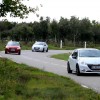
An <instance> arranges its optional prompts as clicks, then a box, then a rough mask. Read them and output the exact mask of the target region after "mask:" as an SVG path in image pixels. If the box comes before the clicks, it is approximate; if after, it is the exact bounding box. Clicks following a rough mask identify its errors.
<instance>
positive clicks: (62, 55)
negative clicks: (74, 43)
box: [51, 53, 70, 61]
mask: <svg viewBox="0 0 100 100" xmlns="http://www.w3.org/2000/svg"><path fill="white" fill-rule="evenodd" d="M69 55H70V53H63V54H56V55H52V56H51V57H52V58H56V59H61V60H65V61H67V60H68V58H69Z"/></svg>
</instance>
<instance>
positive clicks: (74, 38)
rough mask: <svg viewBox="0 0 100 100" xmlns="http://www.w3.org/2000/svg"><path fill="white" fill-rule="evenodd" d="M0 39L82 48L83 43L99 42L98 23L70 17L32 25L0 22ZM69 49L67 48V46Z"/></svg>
mask: <svg viewBox="0 0 100 100" xmlns="http://www.w3.org/2000/svg"><path fill="white" fill-rule="evenodd" d="M0 39H1V40H4V39H7V40H8V39H12V40H18V41H22V40H23V41H25V42H26V43H27V42H29V41H46V42H48V43H51V44H57V45H59V44H60V41H61V40H62V42H63V46H67V45H69V43H71V44H73V45H70V46H72V47H73V46H74V47H77V46H78V47H83V43H84V42H85V41H87V42H91V43H93V44H95V45H96V44H97V43H99V42H100V23H98V22H96V21H92V22H91V21H90V20H89V19H88V18H83V19H81V20H79V18H77V17H75V16H72V17H71V18H70V19H67V18H63V17H61V19H60V20H59V22H57V21H56V20H53V21H50V18H49V17H47V18H46V19H43V17H41V18H40V22H37V21H35V22H33V23H12V22H8V21H6V20H5V21H1V22H0ZM68 47H69V46H68Z"/></svg>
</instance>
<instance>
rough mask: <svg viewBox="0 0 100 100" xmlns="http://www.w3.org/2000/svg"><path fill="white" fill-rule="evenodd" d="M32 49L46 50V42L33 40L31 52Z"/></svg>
mask: <svg viewBox="0 0 100 100" xmlns="http://www.w3.org/2000/svg"><path fill="white" fill-rule="evenodd" d="M34 51H41V52H45V51H46V52H48V45H47V43H46V42H35V43H34V44H33V46H32V52H34Z"/></svg>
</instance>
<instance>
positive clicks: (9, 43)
mask: <svg viewBox="0 0 100 100" xmlns="http://www.w3.org/2000/svg"><path fill="white" fill-rule="evenodd" d="M7 46H20V44H19V42H8V44H7Z"/></svg>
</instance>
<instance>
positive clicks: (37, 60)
mask: <svg viewBox="0 0 100 100" xmlns="http://www.w3.org/2000/svg"><path fill="white" fill-rule="evenodd" d="M22 56H23V57H24V58H26V59H30V60H33V58H30V57H27V56H25V55H22ZM34 61H36V62H42V63H45V64H52V65H56V66H59V64H55V63H51V62H44V61H41V60H39V59H34ZM61 67H64V68H66V66H64V65H61Z"/></svg>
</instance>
